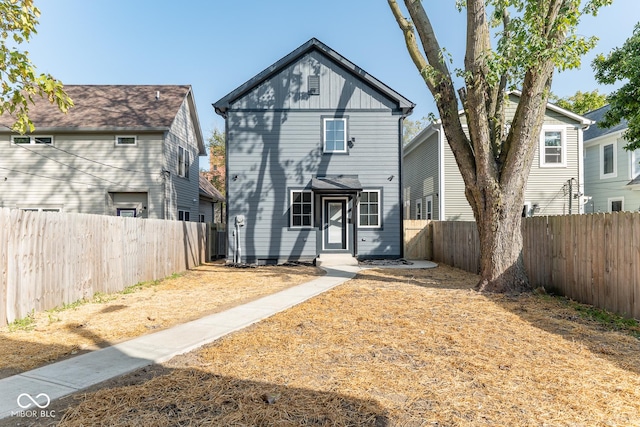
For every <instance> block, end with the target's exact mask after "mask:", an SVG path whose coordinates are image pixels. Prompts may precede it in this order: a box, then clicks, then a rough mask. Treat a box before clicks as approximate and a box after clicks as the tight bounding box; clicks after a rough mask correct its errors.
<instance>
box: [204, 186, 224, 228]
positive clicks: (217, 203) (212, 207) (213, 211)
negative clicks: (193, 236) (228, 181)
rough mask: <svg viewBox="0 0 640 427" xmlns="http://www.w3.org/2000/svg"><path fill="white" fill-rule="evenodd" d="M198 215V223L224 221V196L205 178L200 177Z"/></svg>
mask: <svg viewBox="0 0 640 427" xmlns="http://www.w3.org/2000/svg"><path fill="white" fill-rule="evenodd" d="M199 179H200V214H199V216H198V221H199V222H216V223H220V222H223V221H224V216H223V212H222V209H223V202H224V196H223V195H222V194H221V193H220V192H219V191H218V189H217V188H216V187H214V186H213V184H212V183H210V182H209V181H208V180H207V178H206V177H204V176H202V175H200V178H199Z"/></svg>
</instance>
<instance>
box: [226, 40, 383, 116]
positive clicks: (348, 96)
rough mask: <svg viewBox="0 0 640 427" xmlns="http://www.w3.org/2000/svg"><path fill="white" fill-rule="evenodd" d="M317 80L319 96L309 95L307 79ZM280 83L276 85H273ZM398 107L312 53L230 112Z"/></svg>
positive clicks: (237, 101)
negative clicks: (316, 78)
mask: <svg viewBox="0 0 640 427" xmlns="http://www.w3.org/2000/svg"><path fill="white" fill-rule="evenodd" d="M310 75H313V76H318V77H319V81H320V93H319V95H309V93H308V92H309V86H308V77H309V76H310ZM274 82H277V84H274ZM393 108H395V103H394V102H393V101H392V100H390V99H388V98H387V97H385V96H384V95H382V94H380V93H378V92H377V91H375V90H374V89H373V88H371V87H370V86H368V85H366V84H362V81H361V80H360V79H358V78H357V77H356V76H354V75H353V74H351V73H350V72H348V71H347V70H345V69H344V68H342V67H340V66H339V65H337V64H336V63H334V62H333V61H332V60H330V59H329V58H327V57H325V56H324V55H322V54H320V53H319V52H318V51H312V52H309V53H307V54H306V55H303V56H302V57H301V58H300V59H299V60H297V61H295V62H294V63H292V64H291V65H289V66H288V67H286V68H284V69H283V70H282V71H280V72H279V73H276V74H275V75H274V76H273V77H271V78H270V79H268V80H266V81H264V82H262V83H261V84H260V85H258V86H257V87H255V88H254V89H253V90H252V91H251V92H249V93H248V94H246V95H245V96H243V97H242V98H239V99H238V100H236V101H235V102H233V103H232V105H231V109H234V110H247V109H260V110H262V109H284V110H331V111H335V110H336V109H349V110H353V109H365V110H376V109H384V110H391V109H393Z"/></svg>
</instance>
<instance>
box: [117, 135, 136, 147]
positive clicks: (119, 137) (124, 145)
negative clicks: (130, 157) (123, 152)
mask: <svg viewBox="0 0 640 427" xmlns="http://www.w3.org/2000/svg"><path fill="white" fill-rule="evenodd" d="M125 138H127V139H128V138H133V144H129V143H124V142H120V141H121V140H123V139H125ZM115 144H116V146H118V147H135V146H136V145H138V137H137V136H135V135H116V139H115Z"/></svg>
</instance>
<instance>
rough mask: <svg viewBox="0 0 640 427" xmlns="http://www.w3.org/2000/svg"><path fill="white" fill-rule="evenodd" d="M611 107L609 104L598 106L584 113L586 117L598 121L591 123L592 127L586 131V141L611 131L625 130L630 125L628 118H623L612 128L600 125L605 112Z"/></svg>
mask: <svg viewBox="0 0 640 427" xmlns="http://www.w3.org/2000/svg"><path fill="white" fill-rule="evenodd" d="M610 108H611V106H610V105H608V104H607V105H605V106H604V107H600V108H598V109H597V110H593V111H589V112H588V113H586V114H585V115H584V116H585V117H587V118H589V119H591V120H594V121H595V122H596V124H594V125H591V127H590V128H589V129H587V130H586V131H585V132H584V141H585V142H586V141H588V140H590V139H594V138H598V137H600V136H603V135H608V134H610V133H614V132H618V131H621V130H625V129H626V128H627V127H628V125H627V121H626V120H622V121H621V122H620V123H618V124H617V125H615V126H613V127H610V128H601V127H600V126H598V123H599V122H600V121H601V120H602V119H603V117H604V115H605V113H606V112H607V111H609V109H610Z"/></svg>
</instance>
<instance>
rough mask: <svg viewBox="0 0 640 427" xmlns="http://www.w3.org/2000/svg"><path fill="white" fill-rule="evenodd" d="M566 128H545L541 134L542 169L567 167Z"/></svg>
mask: <svg viewBox="0 0 640 427" xmlns="http://www.w3.org/2000/svg"><path fill="white" fill-rule="evenodd" d="M566 153H567V144H566V132H565V128H561V127H557V128H552V127H548V128H543V129H542V133H541V134H540V167H564V166H567V159H566V157H567V155H566Z"/></svg>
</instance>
